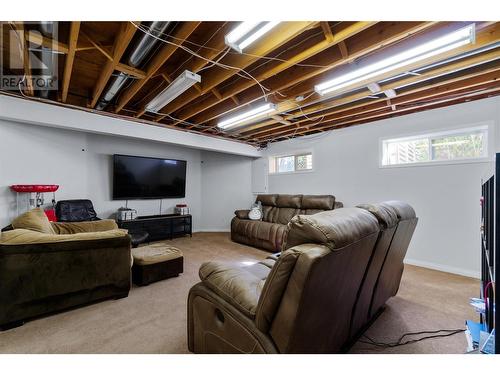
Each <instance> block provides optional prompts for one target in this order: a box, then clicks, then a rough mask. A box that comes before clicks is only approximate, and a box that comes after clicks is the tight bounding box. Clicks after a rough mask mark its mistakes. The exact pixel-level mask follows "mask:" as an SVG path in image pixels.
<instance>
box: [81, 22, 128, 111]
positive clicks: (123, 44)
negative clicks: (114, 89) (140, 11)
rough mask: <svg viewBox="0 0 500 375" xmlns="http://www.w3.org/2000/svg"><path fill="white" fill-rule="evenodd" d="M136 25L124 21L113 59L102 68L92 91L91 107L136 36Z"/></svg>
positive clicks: (114, 48) (95, 102)
mask: <svg viewBox="0 0 500 375" xmlns="http://www.w3.org/2000/svg"><path fill="white" fill-rule="evenodd" d="M135 31H136V27H135V26H134V25H133V24H132V23H131V22H124V23H122V25H121V28H120V31H119V33H118V35H117V36H116V38H115V42H114V45H113V52H112V56H113V60H110V61H107V62H106V64H105V65H104V67H103V69H102V70H101V74H100V75H99V78H98V80H97V83H96V85H95V87H94V90H93V92H92V101H91V102H90V108H94V107H95V105H96V104H97V101H98V100H99V97H100V96H101V93H102V91H103V90H104V88H105V87H106V84H107V83H108V80H109V78H110V77H111V74H113V71H114V70H115V68H116V66H117V65H118V64H119V63H120V59H121V58H122V56H123V54H124V53H125V50H126V49H127V47H128V45H129V43H130V41H131V40H132V37H133V36H134V34H135Z"/></svg>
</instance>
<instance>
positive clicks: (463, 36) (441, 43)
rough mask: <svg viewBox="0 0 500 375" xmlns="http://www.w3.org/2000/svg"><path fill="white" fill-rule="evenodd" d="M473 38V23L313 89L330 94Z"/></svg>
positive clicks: (465, 42) (321, 93)
mask: <svg viewBox="0 0 500 375" xmlns="http://www.w3.org/2000/svg"><path fill="white" fill-rule="evenodd" d="M474 38H475V25H474V24H471V25H468V26H467V27H464V28H462V29H459V30H456V31H453V32H451V33H448V34H446V35H443V36H442V37H439V38H436V39H434V40H431V41H430V42H427V43H423V44H421V45H419V46H417V47H414V48H410V49H408V50H406V51H404V52H401V53H398V54H396V55H394V56H391V57H388V58H385V59H382V60H380V61H379V62H376V63H374V64H371V65H368V66H365V67H364V68H360V69H356V70H354V71H352V72H350V73H347V74H344V75H341V76H340V77H336V78H334V79H332V80H330V81H327V82H324V83H321V84H319V85H316V86H314V90H315V91H316V92H317V93H318V94H320V95H325V94H331V93H333V92H335V91H339V90H341V89H343V88H345V87H347V86H351V85H354V84H356V83H358V82H362V81H366V80H368V79H370V78H373V77H376V76H379V75H380V74H384V73H387V72H390V71H391V70H395V69H398V68H401V67H403V66H406V65H410V64H413V63H415V62H417V61H420V60H424V59H426V58H428V57H431V56H435V55H438V54H440V53H444V52H447V51H450V50H452V49H454V48H458V47H460V46H463V45H466V44H469V43H473V42H474Z"/></svg>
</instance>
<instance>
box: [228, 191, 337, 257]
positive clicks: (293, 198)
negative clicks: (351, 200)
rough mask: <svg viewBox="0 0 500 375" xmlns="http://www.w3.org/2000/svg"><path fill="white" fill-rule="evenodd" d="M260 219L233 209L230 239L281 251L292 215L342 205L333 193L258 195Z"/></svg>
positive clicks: (311, 212) (246, 211) (314, 212)
mask: <svg viewBox="0 0 500 375" xmlns="http://www.w3.org/2000/svg"><path fill="white" fill-rule="evenodd" d="M255 201H256V202H257V201H260V202H261V203H262V213H263V217H262V220H250V219H249V218H248V213H249V212H250V210H237V211H235V213H234V214H235V217H234V218H233V220H232V221H231V240H233V241H234V242H238V243H242V244H244V245H250V246H254V247H258V248H261V249H264V250H269V251H272V252H277V251H281V246H282V245H283V239H284V235H285V232H286V229H287V224H288V223H289V222H290V220H292V218H293V217H294V216H295V215H304V214H305V215H312V214H316V213H318V212H322V211H328V210H333V209H334V208H340V207H342V206H343V205H342V202H336V201H335V197H334V196H333V195H287V194H260V195H258V196H257V198H256V199H255Z"/></svg>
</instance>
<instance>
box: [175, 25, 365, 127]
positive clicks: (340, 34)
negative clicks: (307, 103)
mask: <svg viewBox="0 0 500 375" xmlns="http://www.w3.org/2000/svg"><path fill="white" fill-rule="evenodd" d="M374 24H375V22H356V23H354V24H352V25H349V26H347V27H345V28H344V27H343V28H341V29H339V30H337V31H336V33H335V36H334V38H333V40H331V41H327V40H322V41H320V42H319V43H317V44H315V45H313V46H311V47H309V48H307V49H305V50H299V51H298V52H297V53H296V54H295V55H293V56H291V57H290V58H289V59H287V61H283V62H281V63H279V64H278V65H276V66H273V67H272V68H268V67H266V66H263V67H262V68H260V69H258V70H257V71H256V72H255V73H253V75H254V77H255V79H256V80H258V81H261V82H262V81H265V80H266V79H268V78H270V77H272V76H274V75H276V74H279V73H281V72H284V71H285V70H287V69H288V68H290V67H292V66H293V65H295V64H299V63H301V62H303V61H304V60H307V59H309V58H311V57H312V56H314V55H316V54H318V53H320V52H323V51H324V50H326V49H328V48H330V47H331V46H333V45H335V44H336V43H339V42H342V41H343V40H345V39H347V38H349V37H351V36H353V35H356V34H358V33H360V32H362V31H363V30H366V29H367V28H369V27H370V26H372V25H374ZM255 85H256V82H255V81H254V80H245V81H243V82H242V83H241V84H238V85H234V86H233V87H231V88H229V89H227V90H225V92H224V93H223V94H222V98H221V99H218V100H214V99H213V98H206V99H204V100H203V101H202V102H200V103H196V104H194V105H190V106H189V107H186V108H185V109H183V110H181V111H180V112H179V113H178V114H177V117H179V118H180V119H183V120H186V119H188V118H191V117H192V116H195V115H197V114H199V113H201V112H203V111H206V110H207V109H209V108H211V107H213V106H215V105H216V104H219V103H221V102H223V101H225V100H226V99H229V98H233V97H234V96H235V95H237V94H239V93H241V92H242V91H244V90H246V89H249V88H250V87H253V86H255ZM233 101H234V100H233ZM240 102H241V100H240Z"/></svg>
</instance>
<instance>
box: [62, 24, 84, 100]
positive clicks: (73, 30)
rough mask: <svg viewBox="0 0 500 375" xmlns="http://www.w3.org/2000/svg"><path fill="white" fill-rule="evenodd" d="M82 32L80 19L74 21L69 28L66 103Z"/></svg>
mask: <svg viewBox="0 0 500 375" xmlns="http://www.w3.org/2000/svg"><path fill="white" fill-rule="evenodd" d="M79 32H80V21H72V22H71V25H70V28H69V42H68V53H67V55H66V61H65V62H64V73H63V84H62V93H61V101H62V102H63V103H66V99H67V98H68V89H69V83H70V81H71V72H72V71H73V62H74V60H75V52H76V46H77V44H78V35H79Z"/></svg>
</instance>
